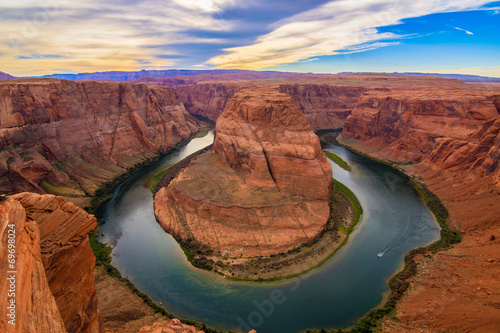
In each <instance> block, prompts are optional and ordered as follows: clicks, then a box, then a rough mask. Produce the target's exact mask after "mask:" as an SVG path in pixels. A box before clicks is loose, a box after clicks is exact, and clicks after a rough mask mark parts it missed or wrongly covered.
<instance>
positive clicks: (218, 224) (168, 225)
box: [154, 87, 332, 258]
mask: <svg viewBox="0 0 500 333" xmlns="http://www.w3.org/2000/svg"><path fill="white" fill-rule="evenodd" d="M331 185H332V171H331V166H330V164H329V162H328V161H327V159H326V156H325V155H324V153H323V152H322V151H321V146H320V142H319V139H318V137H317V136H316V135H315V134H314V133H313V132H312V131H311V127H310V125H309V124H308V123H307V121H306V120H305V118H304V116H303V115H302V113H300V111H298V110H297V108H296V106H295V104H294V103H293V100H292V98H291V97H290V96H289V95H286V94H283V93H280V92H278V91H277V90H276V91H274V90H272V91H269V90H268V89H262V88H259V87H251V88H245V89H242V90H241V91H240V92H238V93H237V94H236V95H235V96H234V97H233V98H232V99H231V100H230V101H229V102H228V104H227V107H226V109H225V111H224V112H223V114H222V115H221V116H220V117H219V119H218V121H217V125H216V139H215V143H214V149H213V152H207V153H204V154H202V155H200V156H199V157H197V158H196V159H194V160H193V161H192V162H191V164H190V165H189V166H188V167H187V168H186V169H184V170H183V171H182V172H181V173H180V174H179V175H178V176H177V178H176V179H174V180H173V181H171V182H170V184H169V185H168V187H164V188H162V189H161V190H160V191H159V192H158V193H157V194H156V196H155V201H154V209H155V215H156V217H157V219H158V221H159V222H160V224H161V226H162V227H163V228H164V229H165V230H166V231H167V232H169V233H171V234H172V235H174V236H176V237H177V238H178V239H180V240H181V241H183V242H185V243H193V244H194V243H196V244H198V245H200V246H202V247H205V248H208V249H210V250H212V251H214V253H215V254H217V255H220V256H223V257H233V258H234V257H255V256H269V255H272V254H277V253H281V252H286V251H288V250H291V249H294V248H296V247H298V246H300V245H301V244H303V243H307V242H310V241H312V240H313V239H315V238H317V237H318V236H319V235H320V233H321V232H322V231H323V230H324V228H325V226H326V224H327V220H328V217H329V213H330V209H329V195H330V190H331Z"/></svg>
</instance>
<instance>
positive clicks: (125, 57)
mask: <svg viewBox="0 0 500 333" xmlns="http://www.w3.org/2000/svg"><path fill="white" fill-rule="evenodd" d="M180 1H181V0H179V2H180ZM182 2H183V3H184V2H185V1H182ZM13 3H16V6H14V5H13ZM232 3H233V0H213V1H187V2H186V4H183V5H180V4H178V3H176V2H174V1H167V2H162V3H161V5H160V3H159V2H158V1H155V0H143V1H140V2H137V3H136V4H134V5H124V4H123V1H122V0H111V1H107V2H102V1H98V0H72V1H69V0H42V1H39V0H23V3H22V4H21V3H17V2H12V1H11V2H9V4H4V3H0V15H1V14H2V11H3V10H5V12H4V13H7V12H8V11H10V12H12V13H13V16H12V17H5V18H4V19H0V31H2V33H1V34H0V63H2V69H3V70H4V71H7V72H10V73H13V74H16V75H23V74H24V73H28V72H30V71H32V72H33V71H36V70H38V71H39V72H38V73H40V74H44V73H51V72H53V71H54V69H55V68H72V69H73V70H75V71H89V70H133V69H141V68H142V67H143V66H144V64H148V63H149V64H152V65H154V66H157V67H159V68H161V67H167V66H175V65H176V61H177V60H176V57H180V56H182V55H181V54H179V51H178V49H177V47H176V46H175V45H176V44H179V43H205V44H207V43H212V44H213V43H221V42H224V40H222V39H220V38H201V37H197V36H193V35H190V34H189V33H188V31H192V30H193V29H197V30H200V31H201V30H204V31H227V30H231V29H232V28H233V25H232V24H231V22H228V21H226V20H221V19H217V18H215V17H214V16H213V13H211V11H215V10H219V9H220V8H223V7H224V6H228V5H230V4H232ZM191 5H193V6H195V5H199V6H201V7H199V10H193V9H192V8H190V6H191ZM21 6H23V7H21ZM4 15H7V14H4ZM169 45H171V46H169ZM2 53H3V55H1V54H2ZM36 53H39V54H49V53H50V54H55V55H60V56H61V58H57V59H56V58H54V59H36V60H30V59H27V57H24V56H25V55H29V54H36ZM158 56H160V57H158ZM169 56H172V57H169ZM23 57H24V58H23ZM20 59H21V60H20Z"/></svg>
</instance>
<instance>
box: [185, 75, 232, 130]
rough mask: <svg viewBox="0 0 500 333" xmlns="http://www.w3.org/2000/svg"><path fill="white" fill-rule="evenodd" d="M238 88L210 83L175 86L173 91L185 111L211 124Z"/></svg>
mask: <svg viewBox="0 0 500 333" xmlns="http://www.w3.org/2000/svg"><path fill="white" fill-rule="evenodd" d="M239 89H240V86H238V85H233V84H222V83H211V84H208V83H207V84H192V85H184V86H177V87H175V90H176V91H177V93H178V96H179V99H180V100H181V101H182V103H183V104H184V106H185V107H186V110H187V111H188V112H189V113H191V114H195V115H199V116H203V117H205V118H208V119H210V120H211V121H213V122H216V121H217V118H219V116H220V115H221V113H222V111H224V109H225V108H226V104H227V102H228V101H229V100H230V99H231V97H233V96H234V94H236V92H238V90H239Z"/></svg>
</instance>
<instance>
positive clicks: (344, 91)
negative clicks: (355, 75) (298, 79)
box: [280, 84, 368, 130]
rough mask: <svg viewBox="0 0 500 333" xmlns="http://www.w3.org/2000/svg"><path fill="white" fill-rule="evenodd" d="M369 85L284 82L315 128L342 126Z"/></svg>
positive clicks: (288, 92)
mask: <svg viewBox="0 0 500 333" xmlns="http://www.w3.org/2000/svg"><path fill="white" fill-rule="evenodd" d="M367 89H368V88H366V87H352V86H335V85H329V84H282V85H280V91H281V92H282V93H286V94H289V95H291V96H292V97H293V99H294V100H295V104H296V105H297V108H298V109H299V110H300V111H301V112H302V113H304V116H305V117H306V120H307V121H308V122H309V124H311V127H312V128H313V129H314V130H318V129H333V128H342V127H343V126H344V124H345V120H346V118H347V117H348V116H349V115H350V114H351V112H352V110H353V109H354V108H355V107H356V105H357V103H358V99H359V97H360V96H361V95H362V94H363V93H364V92H365V91H367Z"/></svg>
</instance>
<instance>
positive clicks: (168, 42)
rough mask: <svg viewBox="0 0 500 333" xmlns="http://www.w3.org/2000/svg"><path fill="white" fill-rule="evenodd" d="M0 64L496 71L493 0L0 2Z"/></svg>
mask: <svg viewBox="0 0 500 333" xmlns="http://www.w3.org/2000/svg"><path fill="white" fill-rule="evenodd" d="M0 29H1V31H2V32H3V33H2V35H1V36H0V64H1V66H0V71H4V72H7V73H10V74H14V75H20V76H22V75H42V74H50V73H62V72H64V73H75V72H93V71H105V70H140V69H166V68H186V69H210V68H239V69H253V70H280V71H299V72H317V73H337V72H343V71H353V72H358V71H372V72H394V71H398V72H405V71H416V72H439V73H461V74H478V75H486V76H496V77H500V61H499V59H500V37H499V35H500V34H499V33H498V31H500V1H496V2H494V1H485V0H475V1H470V0H455V1H449V0H446V1H445V0H427V1H410V0H397V1H396V0H331V1H326V0H311V1H292V0H277V1H269V0H267V1H266V0H245V1H240V0H170V1H154V0H110V1H97V0H18V1H15V2H14V1H10V0H0Z"/></svg>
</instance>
